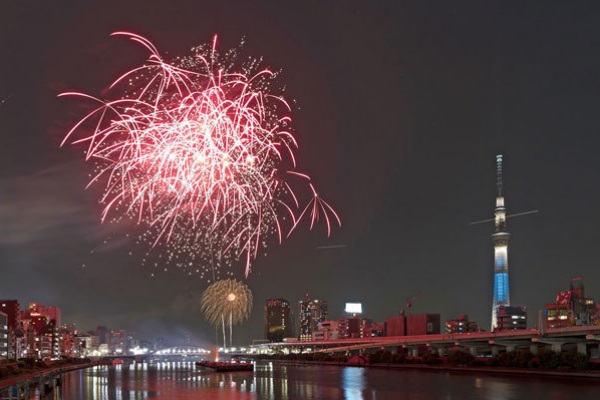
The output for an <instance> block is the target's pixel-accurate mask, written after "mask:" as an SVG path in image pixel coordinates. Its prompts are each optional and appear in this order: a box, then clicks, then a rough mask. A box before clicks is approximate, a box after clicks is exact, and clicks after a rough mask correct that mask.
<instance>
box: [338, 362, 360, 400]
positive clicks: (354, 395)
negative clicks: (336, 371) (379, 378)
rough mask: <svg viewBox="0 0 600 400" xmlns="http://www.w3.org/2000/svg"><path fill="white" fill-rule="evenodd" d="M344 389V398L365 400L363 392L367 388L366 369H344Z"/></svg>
mask: <svg viewBox="0 0 600 400" xmlns="http://www.w3.org/2000/svg"><path fill="white" fill-rule="evenodd" d="M342 388H343V389H344V398H346V399H348V400H363V399H364V397H363V393H362V391H363V390H364V389H365V388H366V384H365V369H364V368H344V370H343V372H342Z"/></svg>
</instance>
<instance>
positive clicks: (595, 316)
mask: <svg viewBox="0 0 600 400" xmlns="http://www.w3.org/2000/svg"><path fill="white" fill-rule="evenodd" d="M543 316H544V320H543V321H542V323H543V324H544V325H545V327H546V328H550V329H554V328H566V327H569V326H577V325H598V324H600V305H598V304H596V302H595V301H594V300H593V299H592V298H588V297H586V296H585V287H584V285H583V279H582V278H580V277H576V278H572V279H571V283H570V285H569V289H568V290H565V291H560V292H558V293H557V294H556V300H555V302H554V303H550V304H546V307H545V308H544V312H543Z"/></svg>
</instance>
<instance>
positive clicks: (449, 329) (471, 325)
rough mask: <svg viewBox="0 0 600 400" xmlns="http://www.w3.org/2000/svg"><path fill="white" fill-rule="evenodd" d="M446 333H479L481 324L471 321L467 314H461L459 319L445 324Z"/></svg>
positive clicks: (450, 320)
mask: <svg viewBox="0 0 600 400" xmlns="http://www.w3.org/2000/svg"><path fill="white" fill-rule="evenodd" d="M445 331H446V333H471V332H479V324H478V323H477V322H476V321H469V316H468V315H467V314H460V315H459V316H458V318H457V319H449V320H447V321H446V323H445Z"/></svg>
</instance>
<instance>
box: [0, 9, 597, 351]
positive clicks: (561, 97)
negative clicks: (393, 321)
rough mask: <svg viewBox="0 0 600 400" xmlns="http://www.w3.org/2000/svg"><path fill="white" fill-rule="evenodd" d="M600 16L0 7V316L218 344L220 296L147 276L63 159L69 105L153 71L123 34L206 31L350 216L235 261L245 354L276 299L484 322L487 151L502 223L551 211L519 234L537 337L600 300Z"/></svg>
mask: <svg viewBox="0 0 600 400" xmlns="http://www.w3.org/2000/svg"><path fill="white" fill-rule="evenodd" d="M599 18H600V5H597V4H585V5H573V4H562V2H556V3H555V2H544V5H543V6H541V5H540V3H537V4H536V2H534V3H531V4H505V2H501V1H495V2H491V3H487V4H475V5H473V4H470V5H466V4H464V5H463V4H447V2H441V1H440V2H431V3H427V4H421V3H415V2H408V1H407V2H403V1H379V2H364V3H363V2H357V3H356V4H353V7H348V6H347V2H335V1H334V2H331V3H328V4H321V3H318V2H306V3H302V4H278V5H277V6H275V5H273V3H272V2H269V1H258V2H254V3H253V4H252V5H249V4H246V2H242V1H233V2H230V3H228V4H225V5H223V4H211V5H203V6H201V5H199V4H197V2H194V1H189V0H181V1H176V2H172V3H169V4H163V2H159V1H150V2H144V3H141V2H137V1H133V2H128V3H127V4H120V3H118V2H116V1H114V2H113V1H108V2H107V3H106V4H102V5H99V4H98V5H94V4H71V2H68V1H58V2H53V3H52V4H46V3H44V4H20V3H19V4H11V5H7V6H6V12H4V13H3V15H2V16H0V21H1V22H2V23H1V24H0V32H1V35H0V37H1V39H0V54H2V55H3V62H2V63H1V65H0V71H1V73H0V102H1V103H0V141H1V144H2V146H0V193H2V197H1V198H0V265H1V267H0V274H1V278H0V298H5V299H10V298H16V299H19V300H20V301H21V303H22V304H27V303H28V302H31V301H39V302H40V303H42V304H53V305H56V306H58V307H60V308H61V310H62V312H63V314H62V317H63V319H64V320H67V321H73V322H75V323H77V325H78V326H79V327H81V328H82V329H85V328H88V327H89V328H92V327H94V326H96V325H98V324H101V325H106V326H113V327H119V328H123V329H131V330H136V331H139V332H157V334H159V335H162V336H167V335H168V334H169V333H173V334H177V333H178V332H182V331H186V332H193V333H194V334H196V335H197V337H198V338H199V339H202V340H206V341H211V340H213V338H214V331H213V329H212V328H211V327H210V326H209V324H208V323H207V322H206V321H204V320H203V318H202V316H201V314H200V310H199V299H200V295H201V293H202V291H203V290H204V289H205V288H206V287H207V286H208V284H209V283H208V282H206V281H203V280H200V279H196V277H194V276H189V275H186V274H185V273H183V272H181V271H178V270H175V269H173V268H168V270H167V271H164V270H163V269H164V268H160V269H155V268H153V267H149V266H147V265H146V266H143V265H142V259H143V258H144V251H143V250H142V249H141V248H140V246H137V245H136V243H135V242H136V240H135V234H130V235H129V236H128V235H127V232H128V230H127V229H125V228H129V227H123V226H115V225H111V224H102V223H101V222H100V219H101V209H100V207H99V205H98V204H97V202H96V199H97V197H98V196H97V194H98V193H97V192H96V191H95V189H94V188H90V189H88V190H84V187H85V185H86V184H87V181H88V180H89V176H88V174H89V173H90V171H89V170H88V169H87V167H86V165H85V164H84V162H83V160H82V158H83V154H82V150H81V149H78V148H76V147H66V148H62V149H60V148H59V145H60V142H61V140H62V139H63V137H64V135H65V133H66V131H67V130H68V128H69V127H70V126H71V124H72V123H73V122H74V121H76V120H77V117H78V116H80V115H81V113H82V111H83V110H81V109H79V108H78V107H79V106H78V105H76V104H75V102H70V101H66V100H65V99H58V98H56V96H57V94H58V93H61V92H63V91H66V90H81V91H85V92H89V93H93V94H98V95H99V94H102V93H103V91H104V90H105V89H106V87H107V85H109V84H110V83H111V82H112V81H113V80H114V78H115V76H117V75H118V74H119V73H121V72H123V71H125V70H127V69H129V68H131V67H132V66H135V65H139V64H140V63H141V62H143V60H144V57H145V54H143V51H136V50H137V49H135V47H132V45H131V44H129V43H126V41H125V43H123V41H119V40H115V39H113V38H110V37H109V35H110V34H111V33H112V32H114V31H116V30H123V29H127V30H132V31H136V32H138V33H139V34H143V35H145V36H146V37H148V38H149V39H151V40H152V41H153V42H154V43H156V45H157V46H159V48H160V49H162V50H163V51H164V52H165V53H166V54H168V55H169V56H176V55H179V54H183V53H185V52H186V51H188V50H189V48H190V47H192V46H196V45H199V44H202V43H207V42H209V41H210V40H211V38H212V37H213V35H214V34H218V35H219V40H220V42H221V45H222V46H223V48H232V47H235V46H237V45H238V44H239V43H240V41H241V40H244V42H245V48H244V51H245V52H247V53H245V54H244V55H250V56H254V55H257V56H263V57H264V60H265V62H266V63H267V64H268V66H269V67H272V68H273V69H275V70H279V69H281V77H282V79H283V80H284V82H285V84H286V96H289V98H291V99H293V104H294V107H293V111H292V121H293V127H294V132H295V134H296V135H297V136H298V138H299V145H300V147H299V152H300V155H301V157H302V159H303V167H304V168H305V169H306V172H308V173H310V175H311V176H312V177H314V179H315V181H316V182H317V183H318V187H319V190H320V194H322V195H323V197H324V198H326V199H327V200H328V201H329V202H330V203H331V204H332V205H333V206H334V207H335V209H336V210H337V211H338V212H339V214H340V217H341V219H342V227H341V228H340V229H337V230H334V231H333V233H332V237H331V238H330V239H326V234H325V232H324V231H323V229H322V228H319V227H317V229H316V231H308V229H306V230H305V231H304V230H303V231H302V232H299V234H297V235H294V236H292V237H290V238H289V239H286V240H283V243H282V245H281V246H279V245H275V244H273V245H269V246H267V248H266V250H265V252H264V253H266V254H264V253H263V254H260V256H259V257H258V258H257V259H256V261H255V262H254V263H253V271H252V273H251V274H250V276H249V277H248V278H247V279H245V278H243V266H242V265H239V267H238V273H237V275H236V278H238V279H242V278H243V279H244V283H245V284H247V285H248V287H249V288H250V289H251V290H252V293H253V296H254V311H253V312H252V315H251V316H250V319H249V320H248V321H247V322H245V323H244V324H242V325H239V326H237V327H236V328H235V329H236V332H235V333H234V341H238V340H239V341H241V342H244V343H248V342H251V340H252V339H254V338H260V337H262V336H263V326H262V319H263V315H262V312H261V307H262V305H263V304H264V301H265V300H266V299H267V298H285V299H288V300H290V301H291V302H292V303H293V304H295V303H294V302H295V301H297V300H299V299H301V298H302V296H303V295H304V294H305V293H310V295H311V296H312V297H314V298H319V299H324V300H327V301H328V304H329V313H330V314H331V315H336V314H337V312H338V310H340V312H341V310H343V305H344V303H346V302H360V303H362V304H363V308H364V314H365V315H368V316H369V317H371V318H373V319H374V320H376V321H383V320H384V319H385V317H387V316H389V315H397V314H398V313H399V311H400V309H402V308H405V303H406V300H407V299H409V298H411V296H413V295H414V294H415V293H420V295H419V297H418V298H417V299H415V300H414V302H413V305H412V307H411V312H413V313H440V314H441V315H442V320H446V319H451V318H457V317H458V315H459V314H462V313H467V314H468V315H469V318H470V319H472V320H475V321H478V322H479V324H480V325H481V326H482V327H485V326H487V324H488V322H489V319H490V317H491V315H490V311H491V307H492V297H493V287H492V286H493V285H492V283H493V268H492V266H493V262H494V260H493V243H492V241H491V240H490V235H491V234H493V231H494V227H493V226H492V225H493V224H480V225H475V226H471V225H469V222H472V221H475V220H479V219H484V218H490V217H493V211H494V210H493V207H492V205H493V201H494V199H495V195H496V191H495V182H494V180H493V171H494V167H495V160H494V157H495V156H496V155H497V154H503V155H504V162H505V164H504V170H503V175H504V177H505V178H506V181H507V182H509V183H508V185H507V187H506V197H507V198H508V199H509V201H510V211H511V213H520V212H524V211H528V210H531V209H538V210H540V211H539V213H538V214H535V215H532V216H529V217H527V218H515V219H511V220H510V233H511V242H510V290H511V293H510V300H511V304H518V305H524V306H527V308H528V312H529V321H530V322H529V325H533V324H534V321H535V319H536V313H537V310H540V309H542V308H543V307H544V304H546V303H548V302H551V301H552V300H553V299H554V296H555V294H556V292H557V291H558V290H559V289H561V288H563V287H565V286H566V284H567V283H568V282H569V280H570V279H571V277H573V276H582V277H583V278H584V279H585V282H586V291H587V292H588V293H589V294H590V295H591V296H592V297H595V298H598V296H600V270H599V269H598V268H597V266H596V263H597V260H596V255H595V247H596V246H595V242H596V239H597V237H598V236H599V235H600V224H598V221H599V220H600V210H599V209H598V207H597V206H596V205H597V203H598V202H599V200H600V187H599V186H598V185H597V184H596V183H597V182H598V180H599V175H600V172H599V171H600V166H599V165H598V162H597V160H598V157H597V154H596V153H597V151H596V149H597V148H598V147H599V145H600V143H599V142H600V139H599V135H598V134H597V130H598V127H599V126H600V116H599V115H598V112H597V110H598V109H599V108H600V97H599V96H598V93H599V90H598V89H600V88H599V87H598V86H599V85H600V83H599V82H600V81H599V80H598V75H599V74H600V54H599V53H598V52H597V51H596V49H597V38H598V37H600V27H599V26H598V24H597V21H598V19H599ZM14 38H19V40H15V39H14ZM132 49H133V50H132ZM115 55H118V56H115ZM152 274H154V275H155V276H152ZM90 324H91V325H92V326H88V325H90Z"/></svg>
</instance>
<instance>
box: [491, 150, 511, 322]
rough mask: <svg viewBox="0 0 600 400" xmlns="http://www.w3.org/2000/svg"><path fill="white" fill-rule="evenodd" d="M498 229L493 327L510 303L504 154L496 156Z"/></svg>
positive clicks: (496, 231) (495, 240)
mask: <svg viewBox="0 0 600 400" xmlns="http://www.w3.org/2000/svg"><path fill="white" fill-rule="evenodd" d="M494 222H495V225H496V229H495V232H494V234H493V235H492V241H493V242H494V302H493V304H492V328H491V330H492V331H494V330H495V329H496V327H497V326H498V308H499V307H501V306H509V305H510V296H509V290H508V239H509V238H510V234H509V233H508V232H507V231H506V205H505V203H504V196H503V194H502V155H497V156H496V208H495V210H494Z"/></svg>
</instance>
